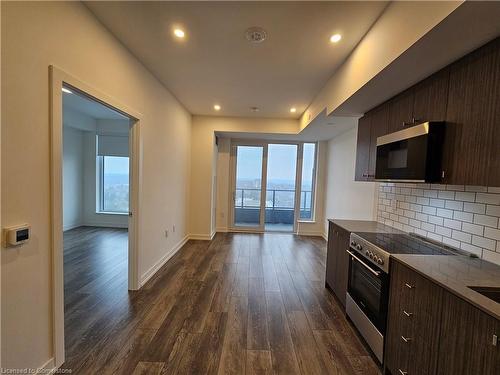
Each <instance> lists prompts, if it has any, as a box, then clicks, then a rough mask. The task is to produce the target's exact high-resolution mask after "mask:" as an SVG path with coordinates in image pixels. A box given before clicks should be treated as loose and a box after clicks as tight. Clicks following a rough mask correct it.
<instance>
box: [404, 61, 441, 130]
mask: <svg viewBox="0 0 500 375" xmlns="http://www.w3.org/2000/svg"><path fill="white" fill-rule="evenodd" d="M449 82H450V69H449V68H444V69H442V70H440V71H439V72H437V73H436V74H433V75H432V76H430V77H429V78H426V79H425V80H423V81H422V82H420V83H418V84H417V85H416V86H415V88H414V99H413V117H414V118H415V122H416V123H422V122H426V121H445V119H446V104H447V102H448V85H449Z"/></svg>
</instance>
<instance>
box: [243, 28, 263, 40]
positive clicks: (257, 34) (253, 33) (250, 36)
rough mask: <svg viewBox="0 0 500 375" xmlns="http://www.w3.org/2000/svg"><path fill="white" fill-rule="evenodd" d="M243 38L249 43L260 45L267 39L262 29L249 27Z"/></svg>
mask: <svg viewBox="0 0 500 375" xmlns="http://www.w3.org/2000/svg"><path fill="white" fill-rule="evenodd" d="M245 37H246V38H247V40H248V41H249V42H250V43H262V42H263V41H264V40H266V38H267V32H266V30H264V29H263V28H262V27H257V26H255V27H250V28H249V29H247V31H245Z"/></svg>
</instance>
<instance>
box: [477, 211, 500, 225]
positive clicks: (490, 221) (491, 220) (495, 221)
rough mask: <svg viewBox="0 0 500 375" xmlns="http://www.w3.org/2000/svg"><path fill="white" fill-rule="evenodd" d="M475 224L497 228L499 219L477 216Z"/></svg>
mask: <svg viewBox="0 0 500 375" xmlns="http://www.w3.org/2000/svg"><path fill="white" fill-rule="evenodd" d="M474 223H476V224H481V225H484V226H487V227H493V228H496V227H497V226H498V217H494V216H489V215H478V214H475V215H474Z"/></svg>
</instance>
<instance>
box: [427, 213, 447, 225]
mask: <svg viewBox="0 0 500 375" xmlns="http://www.w3.org/2000/svg"><path fill="white" fill-rule="evenodd" d="M443 221H444V219H443V218H442V217H437V216H430V215H429V223H432V224H436V225H441V226H442V225H443Z"/></svg>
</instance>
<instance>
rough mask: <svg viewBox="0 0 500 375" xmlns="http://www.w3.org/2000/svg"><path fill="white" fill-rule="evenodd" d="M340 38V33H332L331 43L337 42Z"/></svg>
mask: <svg viewBox="0 0 500 375" xmlns="http://www.w3.org/2000/svg"><path fill="white" fill-rule="evenodd" d="M340 39H342V35H340V34H333V35H332V36H331V37H330V42H331V43H337V42H338V41H340Z"/></svg>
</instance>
